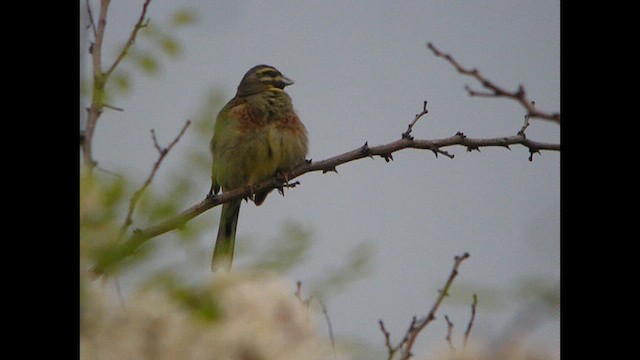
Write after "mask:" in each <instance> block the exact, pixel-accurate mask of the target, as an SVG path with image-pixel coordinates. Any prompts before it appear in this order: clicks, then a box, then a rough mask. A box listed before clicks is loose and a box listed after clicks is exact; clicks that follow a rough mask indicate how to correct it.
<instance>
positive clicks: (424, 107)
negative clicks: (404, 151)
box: [402, 100, 429, 139]
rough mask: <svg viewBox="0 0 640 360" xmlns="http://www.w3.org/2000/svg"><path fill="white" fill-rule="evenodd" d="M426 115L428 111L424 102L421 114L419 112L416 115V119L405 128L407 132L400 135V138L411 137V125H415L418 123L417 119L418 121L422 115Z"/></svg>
mask: <svg viewBox="0 0 640 360" xmlns="http://www.w3.org/2000/svg"><path fill="white" fill-rule="evenodd" d="M427 113H429V110H427V100H425V101H424V104H423V105H422V112H419V113H417V114H416V117H415V118H414V119H413V121H412V122H411V124H409V126H408V127H407V131H405V132H403V133H402V138H403V139H404V138H410V137H411V135H410V134H411V131H412V130H413V125H415V124H416V122H417V121H418V119H420V118H421V117H423V116H424V115H427Z"/></svg>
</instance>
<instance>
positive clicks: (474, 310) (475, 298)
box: [462, 293, 478, 348]
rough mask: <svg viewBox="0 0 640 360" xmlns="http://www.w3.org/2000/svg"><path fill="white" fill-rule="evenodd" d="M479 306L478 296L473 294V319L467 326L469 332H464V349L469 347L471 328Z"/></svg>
mask: <svg viewBox="0 0 640 360" xmlns="http://www.w3.org/2000/svg"><path fill="white" fill-rule="evenodd" d="M477 305H478V295H476V294H475V293H474V294H473V303H471V319H469V324H468V325H467V330H466V331H465V332H464V343H463V345H462V347H463V348H465V347H466V346H467V341H468V340H469V334H471V327H472V326H473V321H474V320H475V319H476V306H477Z"/></svg>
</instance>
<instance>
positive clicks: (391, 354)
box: [378, 253, 469, 360]
mask: <svg viewBox="0 0 640 360" xmlns="http://www.w3.org/2000/svg"><path fill="white" fill-rule="evenodd" d="M468 257H469V253H464V254H462V255H461V256H455V257H454V263H453V269H452V270H451V273H450V274H449V278H448V279H447V282H446V283H445V285H444V287H443V288H442V290H440V295H438V297H437V298H436V301H435V302H434V303H433V305H432V306H431V309H430V310H429V313H428V314H427V315H426V316H424V317H422V318H420V319H418V318H417V317H415V316H414V317H413V319H412V320H411V324H410V325H409V329H407V332H406V333H405V335H404V337H403V338H402V340H401V341H400V342H399V343H398V344H397V345H395V346H393V345H391V340H390V338H391V336H390V334H389V332H388V331H387V330H386V329H385V327H384V322H383V321H382V320H380V321H379V322H378V323H379V324H380V330H381V331H382V334H383V335H384V338H385V346H386V347H387V352H388V357H387V359H388V360H392V359H394V358H395V355H396V354H397V353H398V352H400V355H401V356H400V359H401V360H407V359H409V358H411V356H413V354H412V353H411V349H412V348H413V345H414V343H415V341H416V339H417V337H418V335H419V334H420V332H421V331H422V330H423V329H424V328H425V327H426V326H427V325H428V324H429V323H430V322H431V321H433V320H435V319H436V312H437V311H438V308H439V307H440V304H442V301H443V300H444V298H445V297H446V296H448V295H449V288H450V287H451V284H452V283H453V279H455V277H456V276H457V275H458V268H459V267H460V264H462V262H463V261H464V260H465V259H467V258H468Z"/></svg>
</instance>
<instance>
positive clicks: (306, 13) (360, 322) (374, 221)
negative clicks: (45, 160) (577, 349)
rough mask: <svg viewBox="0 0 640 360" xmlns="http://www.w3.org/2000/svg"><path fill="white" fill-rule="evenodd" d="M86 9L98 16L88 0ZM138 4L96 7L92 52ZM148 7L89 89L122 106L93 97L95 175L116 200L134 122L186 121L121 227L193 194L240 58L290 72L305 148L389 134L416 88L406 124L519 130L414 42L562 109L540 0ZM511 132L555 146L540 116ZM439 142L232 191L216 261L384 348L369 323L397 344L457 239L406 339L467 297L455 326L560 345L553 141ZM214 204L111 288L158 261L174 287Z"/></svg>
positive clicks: (483, 131) (134, 159) (138, 147)
mask: <svg viewBox="0 0 640 360" xmlns="http://www.w3.org/2000/svg"><path fill="white" fill-rule="evenodd" d="M88 3H89V4H90V6H91V9H92V11H93V14H94V18H96V19H97V14H98V11H99V2H98V1H89V2H88ZM142 4H143V1H113V2H112V4H111V6H110V8H109V15H108V22H107V31H106V37H105V43H104V47H103V63H104V64H106V65H110V64H111V63H112V62H113V60H114V59H115V57H116V56H117V54H118V52H119V51H120V49H121V48H122V45H123V44H124V43H125V42H126V40H127V39H128V37H129V34H130V32H131V30H132V28H133V25H134V24H135V22H136V21H137V19H138V17H139V16H140V11H141V8H142ZM147 16H148V18H149V19H150V21H149V23H148V26H147V27H146V28H144V29H143V30H141V31H140V33H139V36H138V39H137V40H136V43H135V46H134V47H133V49H132V50H131V51H130V53H129V55H128V57H127V58H126V59H125V61H124V62H123V63H122V64H121V66H119V67H118V70H117V71H116V72H115V73H114V75H113V78H112V82H111V83H110V84H109V86H110V87H109V88H108V90H109V93H108V100H107V103H108V104H109V105H111V106H113V107H116V108H119V109H121V110H122V111H118V110H113V109H106V110H105V112H104V113H103V114H102V116H101V118H100V120H99V122H98V125H97V129H96V132H95V138H94V143H93V149H94V150H93V151H94V159H95V160H96V161H97V162H98V167H99V170H98V171H99V172H101V173H102V174H103V176H105V177H113V178H114V179H116V178H123V177H124V178H126V179H127V181H126V185H124V187H123V190H122V195H121V196H122V197H123V198H125V197H130V195H131V193H133V191H135V190H136V189H137V188H139V187H140V186H141V184H142V183H143V182H144V180H145V179H146V177H147V176H148V174H149V173H150V171H151V169H152V166H153V163H154V162H155V161H156V159H157V157H158V153H157V150H156V149H155V148H154V146H153V141H152V138H151V135H150V130H151V129H154V131H155V134H156V137H157V139H158V141H159V143H160V144H161V145H163V146H167V145H168V144H169V143H170V142H171V141H172V140H173V139H174V138H175V136H176V135H177V134H178V133H179V131H180V129H181V128H182V127H183V126H184V124H185V122H186V121H187V119H189V120H191V121H192V124H191V126H190V127H189V128H188V129H187V132H186V133H185V135H184V136H183V137H182V138H181V140H180V142H178V144H177V145H176V146H175V147H174V148H173V149H172V150H171V152H170V153H169V155H168V156H167V158H166V159H165V160H164V162H163V163H162V166H161V167H160V170H159V171H158V173H157V175H156V178H155V179H154V181H153V183H152V185H151V186H150V188H149V189H148V190H147V191H148V195H147V196H146V197H145V198H143V200H141V203H140V211H139V213H138V214H136V215H134V218H133V221H134V223H133V225H132V228H136V227H139V228H145V227H147V226H150V225H153V224H155V223H157V222H159V221H161V220H162V219H163V218H166V217H168V216H170V215H171V214H174V213H177V212H179V211H181V210H184V209H186V208H188V207H190V206H191V205H193V204H195V203H197V202H199V201H201V200H202V199H203V198H204V196H205V195H206V194H207V192H208V190H209V187H210V178H209V175H210V167H211V157H210V154H209V150H208V141H209V139H210V138H211V136H212V131H213V122H214V120H215V116H216V114H217V112H218V110H219V109H220V108H221V107H222V106H223V105H224V103H225V102H226V101H228V100H229V99H231V98H232V97H233V95H234V94H235V90H236V87H237V85H238V83H239V81H240V79H241V78H242V76H243V75H244V73H245V72H246V71H247V70H248V69H249V68H251V67H252V66H254V65H257V64H269V65H273V66H275V67H277V68H278V69H279V70H280V71H281V72H282V73H283V74H284V75H286V76H287V77H289V78H291V79H293V80H294V81H295V84H294V85H292V86H290V87H288V88H287V92H288V93H289V95H290V96H291V97H292V99H293V103H294V106H295V108H296V110H297V112H298V114H299V116H300V118H301V120H302V121H303V122H304V124H305V125H306V127H307V129H308V131H309V138H310V152H309V155H308V157H309V158H310V159H313V160H322V159H326V158H328V157H332V156H335V155H337V154H340V153H343V152H346V151H349V150H353V149H355V148H357V147H359V146H361V145H363V144H364V143H365V142H368V144H369V145H372V146H373V145H381V144H385V143H389V142H392V141H395V140H397V139H398V138H400V135H401V133H402V132H404V131H405V130H406V128H407V125H408V124H409V123H410V122H411V121H412V120H413V118H414V116H415V114H416V113H418V112H420V111H421V110H422V103H423V101H424V100H428V110H429V113H428V115H426V116H425V117H423V118H422V119H421V120H420V121H419V122H418V123H417V125H416V126H415V127H414V130H413V134H412V135H413V136H414V137H415V138H417V139H438V138H444V137H449V136H451V135H454V134H455V133H456V132H458V131H461V132H463V133H465V134H466V135H467V136H469V137H473V138H494V137H503V136H510V135H515V134H516V133H517V132H518V130H520V128H521V127H522V124H523V119H524V114H525V112H524V109H523V108H522V107H520V106H519V105H518V104H516V103H515V102H514V101H510V100H507V99H492V98H477V97H474V98H472V97H469V96H468V95H467V92H466V91H465V89H464V86H465V85H469V86H470V87H472V88H474V89H476V90H481V86H480V85H479V84H477V83H475V82H474V81H473V79H471V78H467V77H463V76H462V75H461V74H459V73H457V72H456V71H455V69H454V68H453V67H452V66H451V65H450V64H448V63H447V62H446V61H444V60H443V59H441V58H437V57H435V56H434V55H433V53H432V52H431V51H430V50H428V49H427V47H426V43H427V42H431V43H433V44H434V45H435V46H436V47H437V48H439V49H440V50H441V51H444V52H447V53H450V54H452V55H453V57H454V58H455V59H456V60H457V61H458V62H460V63H461V64H462V65H463V66H466V67H468V68H477V69H479V71H480V72H481V73H482V74H483V75H484V76H485V77H486V78H488V79H490V80H491V81H493V82H494V83H495V84H497V85H499V86H502V87H503V88H506V89H509V90H516V89H517V87H518V85H520V84H522V85H523V86H524V88H525V90H526V91H527V95H528V98H529V99H531V100H534V101H535V103H536V107H537V108H538V109H540V110H543V111H547V112H559V111H560V69H559V68H560V67H559V64H560V61H559V60H560V57H559V52H560V36H559V33H560V30H559V24H560V16H559V2H557V1H546V0H545V1H533V2H532V1H524V0H515V1H514V0H508V1H507V0H487V1H481V2H480V1H445V0H442V1H399V2H388V1H366V2H365V1H271V2H262V1H233V2H231V1H210V0H207V1H205V0H191V1H152V2H151V4H150V6H149V9H148V12H147ZM88 24H89V21H88V17H87V2H85V1H81V2H80V39H79V40H80V50H81V53H80V54H79V56H80V71H81V84H80V87H81V98H80V102H81V103H80V127H81V128H83V126H84V124H85V123H86V112H85V110H84V109H85V108H86V107H88V105H89V104H90V101H91V95H90V94H91V93H90V89H91V83H90V79H91V57H90V54H89V52H88V50H89V46H90V43H91V42H92V41H93V34H92V31H91V29H89V28H87V25H88ZM106 65H105V66H106ZM526 134H527V137H528V138H530V139H533V140H536V141H543V142H553V143H559V142H560V127H559V126H558V125H557V124H553V123H548V122H544V121H539V120H537V121H533V122H532V123H531V126H530V127H529V128H528V129H527V131H526ZM446 150H447V151H448V152H450V153H452V154H454V155H455V158H454V159H449V158H447V157H444V156H439V157H437V158H436V157H435V156H434V155H433V153H432V152H430V151H420V150H409V149H406V150H403V151H400V152H397V153H395V154H393V158H394V160H393V161H391V162H389V163H387V162H385V161H384V159H381V158H374V159H362V160H359V161H356V162H351V163H348V164H344V165H342V166H339V167H338V168H337V170H338V173H337V174H336V173H327V174H321V173H310V174H306V175H304V176H302V177H300V178H298V179H297V180H299V181H300V182H301V185H300V186H298V187H296V188H295V189H292V190H288V191H286V192H285V196H284V197H282V196H280V195H278V194H277V193H272V194H271V195H270V196H269V198H268V199H267V201H266V202H265V203H264V204H263V205H262V206H260V207H256V206H254V205H253V204H251V203H243V206H242V209H241V214H240V219H239V225H238V232H237V241H236V246H237V248H236V260H235V263H234V267H235V268H237V269H242V268H250V267H251V268H253V267H258V268H260V267H264V268H271V269H274V268H275V269H277V270H279V271H281V273H282V274H283V276H284V277H285V278H286V279H289V280H290V282H291V293H292V294H293V293H294V292H295V290H296V288H295V284H296V282H297V281H300V282H301V283H302V289H303V290H304V292H305V293H306V294H307V295H311V296H313V297H315V298H317V299H321V300H322V302H323V303H324V305H325V306H326V310H327V313H328V316H329V317H330V319H331V323H332V330H333V333H334V335H335V336H336V339H337V341H338V343H342V344H353V346H359V347H362V348H364V349H367V351H371V352H372V353H374V354H380V358H383V357H384V354H385V350H384V337H383V335H382V333H381V332H380V329H379V326H378V320H383V321H384V323H385V326H386V329H387V330H388V331H389V332H390V333H391V336H392V339H395V341H399V340H400V339H401V338H402V336H403V335H404V333H405V331H406V329H407V327H408V326H409V323H410V322H411V318H412V317H413V316H414V315H417V316H420V315H424V314H426V313H427V312H428V310H429V308H430V307H431V304H432V303H433V301H434V300H435V298H436V297H437V296H438V289H440V288H442V286H443V284H444V282H445V280H446V278H447V276H448V274H449V272H450V271H451V267H452V265H453V259H454V256H456V255H461V254H462V253H464V252H468V253H469V254H470V255H471V256H470V258H469V259H467V260H466V261H465V262H464V263H463V264H462V266H461V268H460V272H459V275H458V277H457V278H456V280H455V282H454V284H453V287H452V289H451V296H450V297H448V298H447V299H445V302H444V304H443V305H442V307H441V308H440V310H439V312H438V314H439V316H438V319H437V321H436V322H434V323H432V324H431V325H429V326H428V328H427V329H426V330H425V331H424V333H422V334H421V336H420V337H419V338H418V342H417V344H416V346H415V348H414V353H416V354H427V353H432V352H436V351H441V350H443V349H447V348H448V344H447V342H446V341H445V335H446V332H447V325H446V323H445V321H444V315H445V314H447V315H448V317H449V318H450V320H451V321H452V322H453V323H454V325H455V326H454V331H453V341H454V342H455V344H456V345H458V346H461V343H462V339H463V331H464V329H465V327H466V325H467V322H468V321H469V317H470V314H471V306H470V305H471V302H472V294H473V293H476V294H477V296H478V307H477V315H476V319H475V322H474V325H473V330H472V333H471V339H472V340H475V341H477V342H480V343H486V344H494V345H495V346H501V344H502V343H504V342H508V341H518V343H519V346H522V347H524V348H531V349H543V353H544V354H545V356H549V357H552V358H557V357H559V307H558V303H559V277H560V265H559V264H560V250H559V249H560V247H559V244H560V242H559V241H560V239H559V233H560V156H559V153H558V152H543V153H542V154H536V155H535V156H534V157H533V161H532V162H530V161H529V160H528V157H529V152H528V150H527V149H526V148H524V147H519V146H513V147H511V150H507V149H505V148H483V149H481V152H478V151H473V152H467V151H466V149H465V148H463V147H452V148H447V149H446ZM120 210H123V209H120ZM124 213H125V212H124V211H123V212H122V213H121V219H124ZM219 214H220V208H214V209H212V210H210V211H207V212H205V213H203V214H202V215H200V216H199V217H197V218H196V219H194V220H193V221H192V222H190V223H189V224H187V226H185V228H184V229H181V230H178V231H173V232H170V233H167V234H165V235H162V236H160V237H158V238H155V239H153V240H151V241H149V243H148V244H147V245H146V247H147V248H148V249H147V250H146V252H145V253H146V256H145V257H144V258H143V259H141V260H140V261H139V262H137V263H136V265H135V268H133V267H132V268H129V269H125V270H123V271H121V272H120V273H119V274H118V275H117V276H116V278H117V282H118V285H119V288H120V289H121V291H122V293H123V294H124V296H125V298H126V296H127V294H129V293H131V292H132V291H134V290H135V289H136V288H137V287H139V286H140V284H143V283H144V282H145V281H146V279H148V278H149V277H151V276H153V275H154V274H157V273H158V272H163V271H171V272H172V273H175V274H177V275H179V276H180V277H181V278H182V279H184V280H185V281H188V282H192V283H198V282H206V281H208V280H210V279H211V278H212V277H214V276H216V275H214V274H212V273H211V272H210V270H209V262H210V257H211V252H212V249H213V243H214V239H215V235H216V232H217V223H218V218H219ZM132 266H133V265H132ZM132 269H135V271H133V270H132ZM318 323H319V324H320V326H324V325H325V323H324V322H322V321H321V322H318ZM319 331H320V332H323V333H326V332H327V329H326V328H321V329H320V330H319Z"/></svg>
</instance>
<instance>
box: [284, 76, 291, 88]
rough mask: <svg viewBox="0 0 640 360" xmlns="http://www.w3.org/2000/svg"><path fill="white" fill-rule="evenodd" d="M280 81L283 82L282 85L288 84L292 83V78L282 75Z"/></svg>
mask: <svg viewBox="0 0 640 360" xmlns="http://www.w3.org/2000/svg"><path fill="white" fill-rule="evenodd" d="M282 83H283V84H284V86H289V85H293V80H291V79H289V78H288V77H286V76H284V75H283V76H282Z"/></svg>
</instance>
